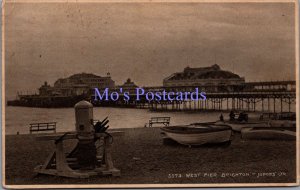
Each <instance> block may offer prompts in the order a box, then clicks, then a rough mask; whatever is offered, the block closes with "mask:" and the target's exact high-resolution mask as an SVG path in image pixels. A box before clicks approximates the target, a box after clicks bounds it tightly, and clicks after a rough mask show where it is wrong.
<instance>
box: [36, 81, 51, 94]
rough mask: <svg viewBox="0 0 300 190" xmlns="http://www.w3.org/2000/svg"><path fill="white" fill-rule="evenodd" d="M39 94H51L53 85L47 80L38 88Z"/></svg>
mask: <svg viewBox="0 0 300 190" xmlns="http://www.w3.org/2000/svg"><path fill="white" fill-rule="evenodd" d="M39 94H40V96H48V95H52V94H53V87H51V86H50V85H49V84H48V83H47V81H45V82H44V84H43V85H42V86H41V87H40V88H39Z"/></svg>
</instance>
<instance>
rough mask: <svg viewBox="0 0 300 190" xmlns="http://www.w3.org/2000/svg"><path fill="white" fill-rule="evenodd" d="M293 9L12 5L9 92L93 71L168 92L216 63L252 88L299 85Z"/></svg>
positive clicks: (7, 14) (8, 14) (229, 5)
mask: <svg viewBox="0 0 300 190" xmlns="http://www.w3.org/2000/svg"><path fill="white" fill-rule="evenodd" d="M294 14H295V13H294V4H293V3H224V4H221V3H211V4H208V3H35V4H34V3H25V4H21V3H7V4H6V5H5V22H6V23H5V24H6V25H5V32H6V35H5V43H6V45H5V50H6V51H5V55H6V59H5V61H6V73H5V74H6V92H7V96H8V98H11V97H12V98H14V97H15V95H16V92H17V91H23V92H24V91H27V90H28V91H32V92H33V91H35V90H36V89H37V88H38V87H39V86H40V85H41V84H42V83H43V82H44V81H48V82H49V83H50V84H51V85H53V83H54V82H55V80H56V79H58V78H62V77H68V76H70V75H72V74H75V73H80V72H88V73H95V74H98V75H100V76H105V75H106V73H107V72H110V73H111V76H112V79H113V80H115V81H116V84H122V83H124V82H125V80H126V79H127V78H128V77H130V78H131V79H132V80H133V81H134V82H135V83H136V84H137V85H141V86H144V85H146V86H150V85H162V81H163V78H165V77H167V76H169V75H170V74H172V73H174V72H180V71H182V70H183V69H184V67H186V66H190V67H205V66H210V65H213V64H215V63H217V64H218V65H220V66H221V68H222V69H225V70H230V71H233V72H234V73H236V74H238V75H240V76H242V77H245V79H246V81H259V80H283V79H285V80H288V79H291V80H295V79H294V77H295V74H294V72H295V47H294V46H295V33H294V28H295V27H294V22H295V20H294V19H295V18H294Z"/></svg>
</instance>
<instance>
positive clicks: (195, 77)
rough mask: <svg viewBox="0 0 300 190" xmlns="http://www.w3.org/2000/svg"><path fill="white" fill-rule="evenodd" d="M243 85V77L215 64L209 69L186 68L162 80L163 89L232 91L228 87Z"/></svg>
mask: <svg viewBox="0 0 300 190" xmlns="http://www.w3.org/2000/svg"><path fill="white" fill-rule="evenodd" d="M244 83H245V78H244V77H240V76H239V75H237V74H235V73H232V72H230V71H225V70H222V69H221V68H220V66H219V65H217V64H215V65H212V66H210V67H199V68H190V67H186V68H184V70H183V72H178V73H173V74H171V75H170V76H169V77H167V78H165V79H164V80H163V86H165V87H171V86H173V87H179V86H197V87H203V88H205V87H209V88H210V89H205V90H206V91H220V90H222V91H223V90H224V89H227V90H234V89H228V88H229V86H230V87H234V86H242V85H243V84H244ZM203 90H204V89H203Z"/></svg>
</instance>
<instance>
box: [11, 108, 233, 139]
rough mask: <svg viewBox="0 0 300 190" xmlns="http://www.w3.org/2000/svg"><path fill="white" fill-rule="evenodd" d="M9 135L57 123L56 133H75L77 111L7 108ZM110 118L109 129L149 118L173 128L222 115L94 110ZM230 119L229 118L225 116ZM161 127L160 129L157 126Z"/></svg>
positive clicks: (137, 124) (135, 125)
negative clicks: (161, 119) (159, 119)
mask: <svg viewBox="0 0 300 190" xmlns="http://www.w3.org/2000/svg"><path fill="white" fill-rule="evenodd" d="M5 111H6V114H5V115H6V116H5V117H6V118H5V121H6V134H16V133H17V132H18V131H19V133H20V134H28V133H29V123H34V122H52V121H56V122H57V132H65V131H74V130H75V113H74V108H60V109H46V108H26V107H11V106H8V107H6V110H5ZM106 116H108V118H109V126H110V128H138V127H144V125H145V123H148V121H149V119H150V117H155V116H167V117H171V123H170V124H171V125H180V124H189V123H193V122H208V121H216V120H217V119H218V118H219V116H220V113H217V112H210V113H187V112H150V111H148V110H147V109H124V108H122V109H120V108H100V107H96V108H94V119H99V120H102V119H104V118H105V117H106ZM224 116H225V118H227V117H228V116H227V114H225V115H224ZM158 126H159V125H158Z"/></svg>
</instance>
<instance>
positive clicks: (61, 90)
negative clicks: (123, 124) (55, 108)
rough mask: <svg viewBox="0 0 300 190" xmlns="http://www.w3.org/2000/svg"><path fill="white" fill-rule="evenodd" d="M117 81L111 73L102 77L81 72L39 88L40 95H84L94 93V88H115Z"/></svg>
mask: <svg viewBox="0 0 300 190" xmlns="http://www.w3.org/2000/svg"><path fill="white" fill-rule="evenodd" d="M114 87H115V82H114V81H113V80H112V79H111V77H110V73H107V76H105V77H101V76H97V75H94V74H91V73H80V74H74V75H72V76H70V77H68V78H61V79H58V80H57V81H56V82H55V83H54V86H53V87H51V86H50V85H48V84H47V82H45V83H44V85H42V86H41V87H40V88H39V94H40V95H43V96H45V95H49V96H51V95H62V96H72V95H83V94H89V93H92V91H93V89H94V88H99V89H103V88H114Z"/></svg>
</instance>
